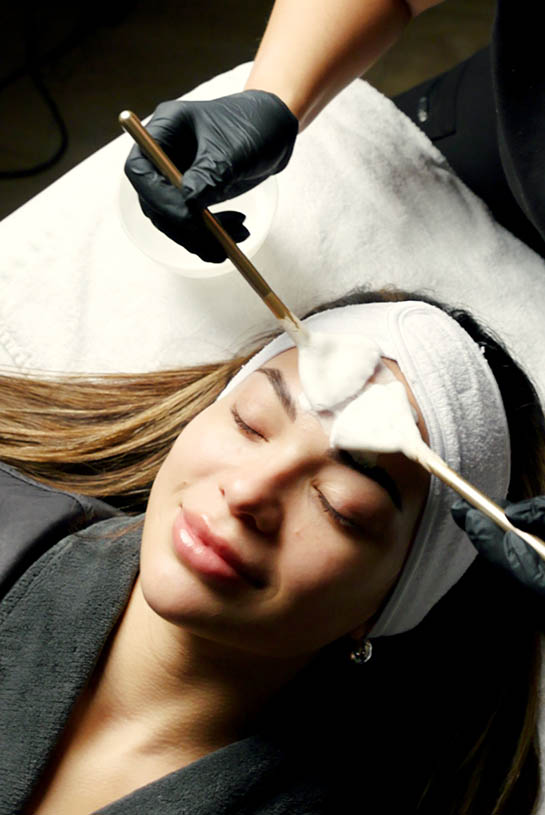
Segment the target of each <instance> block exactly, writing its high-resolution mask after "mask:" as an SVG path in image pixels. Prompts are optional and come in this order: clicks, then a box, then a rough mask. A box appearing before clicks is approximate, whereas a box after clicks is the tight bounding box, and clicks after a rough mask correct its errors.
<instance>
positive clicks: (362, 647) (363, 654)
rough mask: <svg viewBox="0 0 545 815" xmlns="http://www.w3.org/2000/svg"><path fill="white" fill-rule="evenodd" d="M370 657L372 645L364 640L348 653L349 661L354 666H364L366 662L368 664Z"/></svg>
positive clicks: (369, 641)
mask: <svg viewBox="0 0 545 815" xmlns="http://www.w3.org/2000/svg"><path fill="white" fill-rule="evenodd" d="M372 656H373V644H372V643H371V640H364V641H363V642H360V643H358V645H357V646H356V647H355V648H354V649H353V650H352V651H351V652H350V659H351V660H352V662H354V663H355V664H356V665H364V664H365V663H366V662H369V660H370V659H371V657H372Z"/></svg>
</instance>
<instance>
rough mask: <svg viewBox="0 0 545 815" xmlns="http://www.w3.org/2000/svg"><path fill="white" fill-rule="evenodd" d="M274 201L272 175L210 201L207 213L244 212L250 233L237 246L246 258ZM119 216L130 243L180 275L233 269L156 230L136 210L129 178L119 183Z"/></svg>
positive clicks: (259, 240)
mask: <svg viewBox="0 0 545 815" xmlns="http://www.w3.org/2000/svg"><path fill="white" fill-rule="evenodd" d="M277 202H278V183H277V181H276V178H274V176H270V177H269V178H267V179H266V180H265V181H264V182H263V183H262V184H259V185H258V186H257V187H254V188H253V189H251V190H249V191H248V192H245V193H243V194H242V195H238V196H237V197H236V198H231V199H230V200H229V201H222V203H220V204H213V205H212V206H211V207H210V211H211V212H222V211H223V210H236V211H237V212H243V213H244V214H245V215H246V220H245V221H244V226H246V228H247V229H248V230H249V232H250V235H249V237H248V238H246V240H244V241H241V242H240V244H239V246H240V248H241V250H242V251H243V252H244V254H245V255H247V256H248V257H249V258H252V257H253V256H254V255H255V254H256V253H257V251H258V250H259V249H260V247H261V245H262V244H263V241H264V240H265V238H266V237H267V235H268V233H269V230H270V228H271V224H272V222H273V218H274V215H275V212H276V206H277ZM119 216H120V219H121V224H122V226H123V229H124V230H125V232H126V234H127V235H128V237H129V239H130V240H131V241H132V243H133V244H134V245H135V246H136V247H137V248H138V249H139V250H140V251H141V252H143V253H144V254H145V255H147V257H149V258H151V259H152V260H154V261H155V262H156V263H159V264H160V265H161V266H166V267H167V268H169V269H172V270H173V271H174V272H177V273H178V274H180V275H183V276H184V277H196V278H198V277H218V276H219V275H223V274H227V273H228V272H231V271H234V268H235V267H234V266H233V264H232V263H231V261H230V260H224V261H223V262H222V263H210V262H207V261H205V260H201V258H200V257H198V256H197V255H194V254H192V253H191V252H188V251H187V250H186V249H184V248H183V246H179V245H178V244H177V243H175V242H174V241H173V240H171V239H170V238H167V236H166V235H164V234H163V233H162V232H161V231H160V230H159V229H157V228H156V227H155V226H154V225H153V224H152V222H151V221H150V220H149V218H146V216H145V215H144V213H143V212H142V210H141V209H140V203H139V201H138V195H137V194H136V190H135V189H134V187H133V186H132V185H131V183H130V182H129V180H128V179H127V178H126V177H125V176H123V177H122V179H121V183H120V185H119Z"/></svg>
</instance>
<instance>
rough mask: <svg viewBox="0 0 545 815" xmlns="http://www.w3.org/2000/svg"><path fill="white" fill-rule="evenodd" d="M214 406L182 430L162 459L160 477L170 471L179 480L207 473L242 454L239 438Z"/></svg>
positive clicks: (170, 474)
mask: <svg viewBox="0 0 545 815" xmlns="http://www.w3.org/2000/svg"><path fill="white" fill-rule="evenodd" d="M215 408H216V406H214V405H213V406H211V407H210V408H207V410H205V411H203V412H202V413H200V414H199V415H198V416H197V417H196V418H195V419H193V421H191V422H190V423H189V424H188V425H187V426H186V427H185V428H184V429H183V431H182V432H181V433H180V435H179V436H178V438H177V439H176V441H175V442H174V444H173V446H172V447H171V449H170V452H169V453H168V455H167V457H166V459H165V461H164V462H163V465H162V467H161V471H160V475H161V479H163V477H164V476H166V475H167V474H168V476H170V477H172V478H174V479H175V480H177V481H178V482H179V481H180V480H184V481H185V480H186V479H188V478H189V479H190V478H196V477H201V476H204V475H208V474H210V473H211V472H214V471H217V470H218V469H219V468H220V467H221V466H222V465H224V464H229V463H231V462H232V461H233V460H235V457H237V456H238V455H239V454H240V448H241V444H240V439H239V438H238V437H237V434H236V433H235V432H233V429H232V428H231V427H230V426H229V424H228V423H227V422H226V421H225V418H224V417H222V418H220V416H218V415H217V411H216V409H215Z"/></svg>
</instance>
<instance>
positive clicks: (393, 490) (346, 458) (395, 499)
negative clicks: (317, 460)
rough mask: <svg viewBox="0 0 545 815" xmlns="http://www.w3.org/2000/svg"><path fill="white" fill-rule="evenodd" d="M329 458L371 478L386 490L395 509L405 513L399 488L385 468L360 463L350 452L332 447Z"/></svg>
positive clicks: (328, 453) (328, 454)
mask: <svg viewBox="0 0 545 815" xmlns="http://www.w3.org/2000/svg"><path fill="white" fill-rule="evenodd" d="M327 456H328V458H330V459H331V460H332V461H336V462H337V463H338V464H344V466H345V467H350V469H351V470H355V471H356V472H357V473H360V475H364V476H366V478H371V479H372V480H373V481H376V483H377V484H379V485H380V486H381V487H383V488H384V489H385V490H386V492H387V493H388V495H389V496H390V498H391V499H392V503H393V505H394V506H395V508H396V509H397V510H398V511H399V512H402V511H403V501H402V499H401V492H400V491H399V487H398V486H397V484H396V482H395V481H394V479H393V478H392V476H391V475H390V473H388V472H387V471H386V470H385V469H384V468H383V467H379V466H378V465H376V464H366V463H365V462H364V461H358V460H357V459H355V458H353V457H352V456H351V455H350V453H349V452H348V450H339V449H337V448H336V447H332V448H331V449H330V450H328V452H327Z"/></svg>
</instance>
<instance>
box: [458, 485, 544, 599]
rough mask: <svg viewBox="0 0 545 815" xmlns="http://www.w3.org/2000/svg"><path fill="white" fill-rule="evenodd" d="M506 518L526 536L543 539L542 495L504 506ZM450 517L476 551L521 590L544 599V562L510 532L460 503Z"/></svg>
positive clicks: (461, 501) (477, 511) (462, 502)
mask: <svg viewBox="0 0 545 815" xmlns="http://www.w3.org/2000/svg"><path fill="white" fill-rule="evenodd" d="M504 509H505V514H506V515H507V517H508V518H509V520H510V521H511V523H513V524H515V526H518V527H519V528H520V529H522V530H523V531H525V532H531V533H533V534H534V535H537V536H538V537H540V538H543V539H545V495H538V496H537V498H528V499H526V500H525V501H519V502H518V503H516V504H507V505H506V506H505V508H504ZM452 517H453V518H454V520H455V521H456V523H457V524H458V526H459V527H461V529H464V530H465V531H466V532H467V534H468V536H469V539H470V540H471V542H472V543H473V545H474V546H475V548H476V549H477V551H478V552H479V553H480V554H481V555H483V557H485V558H486V559H487V560H489V561H490V562H491V563H494V564H496V565H497V566H501V567H502V568H503V569H506V570H507V571H508V572H510V574H512V575H513V577H515V578H516V579H517V580H519V581H520V582H521V583H522V584H523V585H524V586H526V587H527V588H529V589H531V590H532V591H534V592H535V593H536V594H538V595H539V596H540V597H543V598H545V561H544V560H542V559H541V557H540V556H539V555H538V554H537V552H536V551H535V550H534V549H532V547H531V546H529V545H528V544H527V543H525V542H524V541H523V540H522V539H521V538H519V537H518V535H515V534H514V533H513V532H504V531H503V530H502V529H500V527H499V526H497V525H496V524H495V523H494V522H493V521H491V520H489V518H487V517H486V516H485V515H483V514H482V513H481V512H479V510H477V509H474V508H473V507H471V506H470V505H469V504H468V503H466V502H465V501H463V500H460V501H456V503H455V504H454V505H453V507H452Z"/></svg>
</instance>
